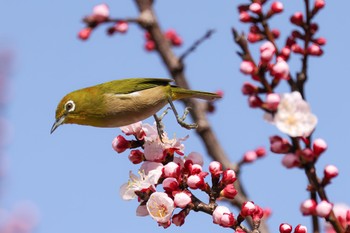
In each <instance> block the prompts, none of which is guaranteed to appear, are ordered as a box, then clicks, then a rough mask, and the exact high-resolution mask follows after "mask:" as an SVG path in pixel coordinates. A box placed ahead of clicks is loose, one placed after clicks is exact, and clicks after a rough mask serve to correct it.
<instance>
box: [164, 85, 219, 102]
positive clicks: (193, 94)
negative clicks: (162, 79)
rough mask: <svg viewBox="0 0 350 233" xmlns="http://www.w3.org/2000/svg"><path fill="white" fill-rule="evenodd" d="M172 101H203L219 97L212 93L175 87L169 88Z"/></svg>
mask: <svg viewBox="0 0 350 233" xmlns="http://www.w3.org/2000/svg"><path fill="white" fill-rule="evenodd" d="M171 91H172V99H173V100H178V99H187V98H198V99H204V100H214V99H218V98H221V96H220V95H218V94H216V93H212V92H205V91H194V90H188V89H184V88H181V87H177V86H171Z"/></svg>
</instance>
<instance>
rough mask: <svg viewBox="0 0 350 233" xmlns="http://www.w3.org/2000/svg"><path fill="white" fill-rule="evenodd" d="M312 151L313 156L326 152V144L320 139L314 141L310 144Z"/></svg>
mask: <svg viewBox="0 0 350 233" xmlns="http://www.w3.org/2000/svg"><path fill="white" fill-rule="evenodd" d="M312 149H313V150H314V153H315V155H317V156H319V155H320V154H322V153H323V152H325V151H326V150H327V143H326V141H325V140H323V139H321V138H318V139H315V140H314V142H313V144H312Z"/></svg>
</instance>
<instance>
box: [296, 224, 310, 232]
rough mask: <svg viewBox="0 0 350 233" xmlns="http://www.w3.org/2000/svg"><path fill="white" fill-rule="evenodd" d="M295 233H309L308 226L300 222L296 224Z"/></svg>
mask: <svg viewBox="0 0 350 233" xmlns="http://www.w3.org/2000/svg"><path fill="white" fill-rule="evenodd" d="M294 233H307V228H306V226H303V225H301V224H298V226H296V227H295V229H294Z"/></svg>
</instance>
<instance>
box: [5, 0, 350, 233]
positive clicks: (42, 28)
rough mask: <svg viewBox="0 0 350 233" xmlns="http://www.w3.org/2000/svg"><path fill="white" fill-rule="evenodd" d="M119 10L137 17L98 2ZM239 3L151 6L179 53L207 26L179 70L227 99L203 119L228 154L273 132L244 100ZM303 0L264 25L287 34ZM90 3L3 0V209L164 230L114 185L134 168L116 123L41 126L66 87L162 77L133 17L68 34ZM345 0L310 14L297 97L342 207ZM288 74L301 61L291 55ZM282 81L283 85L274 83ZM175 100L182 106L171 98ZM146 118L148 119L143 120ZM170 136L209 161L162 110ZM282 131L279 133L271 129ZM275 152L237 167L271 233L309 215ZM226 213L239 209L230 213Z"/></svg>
mask: <svg viewBox="0 0 350 233" xmlns="http://www.w3.org/2000/svg"><path fill="white" fill-rule="evenodd" d="M105 2H106V3H107V4H109V5H110V7H111V13H112V15H113V16H116V17H126V16H128V17H129V16H136V15H137V10H136V6H135V5H134V3H133V1H126V0H123V1H105ZM242 2H243V1H219V2H218V1H186V0H178V1H156V4H155V6H156V11H157V15H158V16H159V18H160V20H161V25H162V27H163V28H164V29H167V28H174V29H176V30H177V31H178V33H179V34H180V35H181V36H182V37H183V39H184V41H185V43H184V46H183V47H182V48H179V49H176V52H177V53H178V54H181V51H184V49H185V48H186V47H188V46H190V45H191V43H192V42H193V41H194V40H196V39H197V38H199V37H200V36H201V35H202V34H203V33H204V32H205V31H206V30H208V29H211V28H213V29H215V30H216V33H215V35H214V36H213V37H212V39H210V40H208V41H207V42H206V43H205V44H203V45H202V46H201V47H200V48H199V49H198V50H197V51H196V52H195V53H193V54H191V55H190V57H188V59H187V60H186V64H187V66H186V75H187V76H188V78H189V82H190V83H191V86H192V88H193V89H199V90H207V91H215V90H218V89H222V90H223V91H224V93H225V98H224V99H223V100H222V101H220V102H218V103H217V111H216V112H215V114H214V115H211V116H210V120H211V122H212V125H213V127H214V128H215V131H216V132H217V135H218V137H219V139H220V140H221V142H222V145H223V146H224V148H225V150H226V152H227V153H228V154H229V155H230V158H231V159H232V161H237V160H238V159H240V158H241V155H242V154H243V153H244V152H245V151H247V150H250V149H254V148H255V147H257V146H260V145H264V146H266V147H268V137H269V136H271V135H273V134H280V133H279V132H278V131H277V129H276V128H274V127H273V126H272V125H269V124H268V123H266V122H264V120H263V119H262V115H263V114H262V112H261V111H258V110H252V109H250V108H249V107H248V106H247V103H246V97H244V96H242V94H241V92H240V88H241V85H242V83H243V82H244V81H245V80H247V79H248V78H247V77H246V76H243V75H242V74H241V73H240V72H239V71H238V69H239V64H240V60H239V58H238V57H237V55H236V54H235V52H236V51H237V50H238V47H237V46H236V45H235V44H234V43H233V41H232V35H231V33H230V28H231V27H232V26H235V27H237V28H238V29H240V30H243V29H245V30H246V29H247V25H242V24H240V23H239V22H238V15H237V10H236V6H237V5H238V4H239V3H242ZM302 2H303V1H301V0H300V1H292V2H291V1H283V3H284V4H285V6H286V12H288V13H284V14H283V15H281V16H278V17H276V19H275V20H273V21H272V22H271V25H272V27H277V28H280V29H281V30H282V33H281V38H282V39H280V40H279V41H278V43H279V44H280V45H282V44H283V43H284V38H286V34H287V33H289V31H290V28H291V26H290V24H289V23H288V22H289V21H288V17H289V15H290V14H291V13H292V12H293V11H296V10H301V9H302V8H301V6H302ZM98 3H100V2H99V1H95V0H91V1H83V0H76V1H68V0H63V1H43V0H42V1H40V0H34V1H17V0H12V1H3V2H2V3H1V8H0V45H1V46H0V47H8V48H11V49H13V50H14V53H15V60H14V66H13V70H12V76H11V83H10V86H11V90H10V97H11V98H10V102H9V104H8V111H7V118H8V120H9V122H10V125H11V139H10V144H9V146H8V147H7V149H6V152H5V153H6V156H7V161H8V172H7V176H6V182H5V183H2V184H1V185H2V186H3V188H4V192H3V193H2V196H1V200H0V206H1V207H5V208H7V209H11V208H12V207H13V206H14V205H15V204H16V203H18V202H21V201H30V202H32V203H34V204H35V205H36V206H37V208H38V210H39V213H40V225H39V227H38V229H37V230H36V232H37V233H44V232H50V233H61V232H85V233H95V232H96V233H97V232H99V233H100V232H101V233H112V232H117V231H120V229H123V230H128V232H139V231H141V230H142V231H145V232H151V231H152V232H164V230H163V229H162V228H160V227H158V226H157V224H156V222H154V221H153V220H152V219H151V218H149V217H146V218H140V217H136V216H135V209H136V206H137V202H136V201H133V202H125V201H123V200H121V198H120V197H119V194H118V192H119V187H120V185H122V184H123V183H124V182H126V180H127V178H128V172H129V170H135V169H136V168H137V167H136V166H133V165H131V163H130V162H129V161H128V159H127V154H122V155H118V154H116V153H115V152H114V151H113V150H112V149H111V141H112V139H113V138H114V137H115V136H117V135H118V134H119V133H120V130H119V129H100V128H92V127H82V126H76V125H66V126H63V127H61V128H59V129H58V130H57V132H55V133H54V134H53V135H50V134H49V131H50V127H51V125H52V123H53V121H54V112H55V109H56V105H57V103H58V101H59V100H60V99H61V97H62V96H63V95H65V94H66V93H68V92H70V91H72V90H75V89H78V88H81V87H85V86H88V85H94V84H97V83H101V82H105V81H108V80H113V79H120V78H125V77H142V76H143V77H168V74H167V71H166V70H165V69H164V67H163V65H162V63H161V61H160V59H159V57H158V56H157V55H156V54H154V53H146V52H145V51H144V50H143V47H142V46H143V43H144V40H143V32H142V31H141V30H140V29H139V28H138V27H137V26H135V25H131V26H130V30H129V32H128V33H127V34H126V35H122V36H115V37H111V38H109V37H108V36H106V35H105V31H104V30H103V29H102V28H100V29H98V30H97V31H95V32H94V33H93V35H92V37H91V38H90V39H89V40H88V41H87V42H82V41H79V40H77V38H76V34H77V33H78V31H79V30H80V29H81V28H82V27H83V24H82V23H81V19H82V17H83V16H85V15H87V14H89V13H90V12H91V9H92V7H93V6H94V5H96V4H98ZM349 7H350V3H349V2H348V1H327V6H326V8H325V10H324V11H322V12H321V14H320V15H318V17H317V18H316V21H317V22H318V23H319V24H320V32H319V35H322V36H324V37H326V38H327V45H326V46H325V48H324V49H325V54H324V56H322V57H321V58H312V59H311V61H310V69H309V75H310V80H309V82H308V83H307V86H306V97H307V99H308V101H309V102H310V105H311V107H312V110H313V112H314V113H315V114H316V115H317V116H318V119H319V124H318V126H317V129H316V132H315V134H314V135H315V137H322V138H324V139H325V140H326V141H327V143H328V145H329V150H328V151H327V153H325V154H324V156H323V157H322V158H321V159H320V161H319V163H318V165H317V167H318V169H319V170H318V171H319V174H321V173H322V170H323V167H324V166H325V165H326V164H334V165H336V166H338V168H339V169H340V175H339V177H338V178H336V179H335V180H334V181H333V184H332V185H331V186H329V187H328V188H327V193H328V196H329V198H330V200H332V201H333V202H345V203H348V204H350V194H349V192H350V191H349V189H348V187H349V177H350V169H349V166H350V153H349V147H348V145H349V130H350V121H349V117H350V116H349V106H348V105H349V104H348V100H347V98H348V94H347V92H348V90H349V85H350V81H349V77H347V76H348V60H349V59H348V57H349V46H348V41H349V40H348V38H349V32H348V30H347V28H346V27H347V26H348V23H349V22H350V15H349V13H348V9H349ZM293 60H294V61H293V62H292V63H291V70H292V73H293V74H295V72H296V71H298V70H299V69H300V63H299V57H297V56H294V57H293ZM279 90H280V91H283V90H286V89H285V88H283V87H282V88H281V89H279ZM180 106H181V105H179V107H180ZM148 122H150V123H151V122H152V119H149V120H148ZM166 126H167V129H168V131H169V133H170V134H173V133H175V132H176V134H177V135H178V136H185V135H186V134H189V135H190V139H189V140H188V141H187V142H186V144H185V145H186V153H190V152H191V151H198V152H201V153H203V155H204V157H205V158H206V161H205V162H206V166H207V165H208V164H209V161H210V160H209V158H208V157H207V155H206V154H205V150H204V148H203V146H202V144H201V142H200V141H199V140H198V139H197V137H196V136H195V134H194V132H188V131H186V130H183V129H181V128H180V127H179V126H178V125H177V124H174V118H173V117H172V116H171V115H170V114H169V116H168V117H167V119H166ZM280 135H282V134H280ZM281 158H282V157H281V156H280V155H275V154H272V153H269V155H268V156H267V157H266V158H264V159H263V160H261V161H258V162H256V163H255V164H253V165H251V166H247V167H244V168H243V172H242V180H243V182H244V183H245V184H246V188H247V190H248V193H249V194H250V197H251V199H252V200H254V201H255V202H256V203H257V204H259V205H261V206H263V207H270V208H272V211H273V215H272V217H271V219H270V220H269V221H268V223H269V225H270V228H271V231H274V232H277V230H278V226H279V224H280V223H281V222H289V223H291V224H292V225H294V226H295V225H297V224H299V223H301V224H304V225H306V226H310V224H309V223H310V219H309V218H305V217H302V216H301V215H300V213H299V204H300V203H301V202H302V201H303V200H305V199H306V198H308V193H307V192H306V191H305V189H306V178H305V175H304V173H303V171H302V170H297V169H293V170H286V169H285V168H283V167H282V166H281V165H280V160H281ZM234 213H237V211H236V210H234ZM191 230H196V231H203V232H223V231H227V232H229V231H231V230H225V229H222V228H221V227H219V226H217V225H213V224H212V219H211V217H210V216H208V215H205V214H202V213H192V214H191V215H190V216H189V217H188V218H187V219H186V224H185V225H184V226H183V227H181V228H177V227H175V226H171V227H170V228H169V229H167V230H166V231H167V232H189V231H191Z"/></svg>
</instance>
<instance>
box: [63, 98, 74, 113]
mask: <svg viewBox="0 0 350 233" xmlns="http://www.w3.org/2000/svg"><path fill="white" fill-rule="evenodd" d="M64 109H65V110H66V111H67V112H73V111H74V109H75V103H74V101H73V100H68V101H67V103H66V104H65V105H64Z"/></svg>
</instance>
